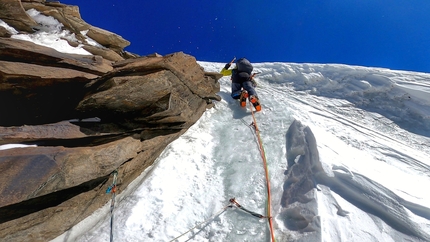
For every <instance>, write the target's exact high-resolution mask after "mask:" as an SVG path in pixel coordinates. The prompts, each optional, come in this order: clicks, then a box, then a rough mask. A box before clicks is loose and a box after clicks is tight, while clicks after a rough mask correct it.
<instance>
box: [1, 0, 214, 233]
mask: <svg viewBox="0 0 430 242" xmlns="http://www.w3.org/2000/svg"><path fill="white" fill-rule="evenodd" d="M31 8H32V9H36V10H38V11H39V12H41V13H43V14H45V15H48V16H52V17H54V18H55V19H57V20H58V21H59V22H61V23H62V24H63V25H64V28H66V29H68V30H69V31H71V32H73V33H75V35H76V36H77V43H72V42H69V44H70V45H72V46H78V45H83V46H84V47H83V48H85V49H86V50H87V51H89V52H90V53H92V55H77V54H66V53H61V52H58V51H56V50H54V49H51V48H48V47H43V46H39V45H36V44H33V43H32V42H28V41H24V40H18V39H13V33H7V32H8V31H7V30H6V29H4V28H2V31H0V32H1V33H5V34H2V35H1V36H2V37H0V102H1V103H2V105H0V145H5V144H27V145H33V146H30V147H26V148H14V149H4V150H1V149H0V169H1V171H2V175H1V176H0V214H1V216H0V240H1V241H48V240H50V239H53V238H55V237H56V236H58V235H60V234H61V233H63V232H65V231H67V230H68V229H70V228H71V227H72V226H73V225H75V224H76V223H78V222H79V221H81V220H83V219H84V218H86V217H87V216H89V215H91V213H92V212H94V211H95V210H96V209H98V208H100V207H101V206H103V205H104V204H106V203H107V202H108V201H109V200H110V199H111V196H109V195H106V194H105V191H106V189H107V187H108V186H109V185H110V184H111V183H112V175H111V174H112V173H113V172H114V171H117V172H118V188H119V189H118V192H121V191H122V190H123V189H124V188H125V187H127V185H129V184H130V182H131V181H133V180H134V179H135V178H136V177H137V176H139V175H140V174H141V173H142V172H143V171H145V169H147V168H148V167H149V166H151V165H152V164H153V162H154V161H155V160H156V158H157V157H158V156H159V155H160V153H161V152H162V151H163V150H164V148H165V147H166V146H167V145H168V144H169V143H171V142H172V141H174V140H175V139H177V138H178V137H179V136H180V135H182V134H183V133H184V132H185V131H186V130H187V129H188V128H189V127H190V126H192V125H193V124H194V123H195V122H196V121H197V120H198V119H199V118H200V117H201V115H202V114H203V113H204V112H205V110H206V109H207V108H210V107H211V106H212V100H219V97H218V96H217V95H216V93H217V92H219V83H218V79H219V78H220V77H221V76H220V75H219V74H217V73H207V72H205V71H204V70H203V68H202V67H201V66H199V65H198V63H197V62H196V60H195V58H194V57H192V56H189V55H186V54H184V53H182V52H178V53H173V54H170V55H166V56H160V55H157V54H153V55H148V56H142V57H140V56H138V55H136V54H132V53H129V52H127V51H124V48H125V47H126V46H127V45H129V42H128V41H126V40H124V39H123V38H122V37H121V36H118V35H116V34H113V33H110V32H108V31H105V30H102V29H99V28H96V27H93V26H91V25H89V24H87V23H85V22H84V21H83V20H82V19H81V18H80V15H79V10H78V8H77V7H76V6H68V5H64V4H61V3H58V2H56V3H52V2H49V3H48V2H45V1H42V0H39V1H34V0H33V1H24V0H22V1H19V0H0V10H1V11H0V19H1V20H3V21H4V22H5V23H7V24H8V25H9V26H11V27H13V28H15V29H16V30H17V31H18V32H20V33H32V32H34V31H38V26H37V23H35V22H34V20H32V19H31V17H29V16H28V15H27V14H26V10H28V9H31ZM18 13H19V14H18ZM82 31H85V32H86V35H87V36H89V37H91V38H92V39H94V40H96V41H97V42H98V43H99V44H100V46H94V45H90V44H88V43H86V42H85V38H86V37H85V35H83V34H82ZM10 36H12V38H10Z"/></svg>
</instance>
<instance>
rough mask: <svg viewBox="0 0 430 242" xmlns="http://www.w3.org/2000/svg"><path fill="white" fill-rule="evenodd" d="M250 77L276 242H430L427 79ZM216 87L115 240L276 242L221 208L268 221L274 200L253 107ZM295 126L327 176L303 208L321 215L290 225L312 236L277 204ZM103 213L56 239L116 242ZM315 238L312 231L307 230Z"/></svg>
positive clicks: (139, 191) (305, 70)
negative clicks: (258, 107) (214, 97)
mask: <svg viewBox="0 0 430 242" xmlns="http://www.w3.org/2000/svg"><path fill="white" fill-rule="evenodd" d="M200 64H201V65H202V66H203V67H204V68H205V69H206V70H207V71H219V70H220V69H221V68H222V67H223V64H222V63H209V62H200ZM254 71H256V72H261V74H259V75H258V77H257V81H258V83H259V86H258V87H257V92H258V94H259V96H260V99H261V101H262V106H263V110H262V111H261V112H259V113H257V114H256V119H257V122H258V126H259V128H260V132H261V137H262V139H263V145H264V149H265V151H266V157H267V162H268V167H269V173H270V182H271V187H272V208H273V211H272V215H273V216H274V222H275V227H276V228H275V235H276V237H277V241H300V240H302V241H310V240H312V239H317V240H320V241H426V240H429V238H430V208H429V204H430V193H429V192H427V188H428V187H429V186H430V162H429V159H428V157H429V154H430V148H429V146H428V144H429V140H430V138H429V137H430V127H429V120H430V112H429V110H430V109H429V108H430V96H429V92H430V82H429V81H428V80H430V75H429V74H425V73H416V72H405V71H392V70H387V69H378V68H366V67H359V66H346V65H333V64H331V65H324V64H293V63H257V64H255V70H254ZM220 82H221V92H220V93H219V95H220V96H221V97H222V101H220V102H217V103H216V104H215V107H214V108H213V109H210V110H208V111H207V112H206V113H205V114H204V116H203V117H202V118H201V120H199V122H198V123H196V124H195V125H194V126H193V127H192V128H191V129H190V130H189V131H188V132H186V133H185V134H184V135H183V136H182V137H181V138H180V139H178V140H176V141H175V142H173V143H172V144H171V145H169V146H168V147H167V148H166V150H165V151H164V153H163V154H162V155H161V156H160V158H159V159H158V161H157V164H156V165H154V167H153V169H152V171H151V172H149V173H146V174H143V175H142V179H143V178H144V180H143V181H142V182H141V183H140V184H139V185H138V186H137V188H136V189H128V191H127V192H125V193H124V194H129V195H127V196H119V197H118V200H117V203H116V204H117V207H116V210H115V220H114V221H115V222H114V227H113V231H114V239H115V240H117V241H171V240H173V239H174V238H176V237H177V236H180V235H181V234H182V233H185V232H186V231H188V230H189V229H191V228H193V227H195V226H196V225H198V226H197V227H196V228H194V229H193V230H191V232H189V233H185V234H184V235H183V236H182V237H180V238H178V239H177V240H175V241H270V236H269V231H268V225H267V222H266V220H265V219H258V218H256V217H253V216H251V215H249V214H247V213H245V212H243V211H242V210H239V209H237V208H236V209H234V208H227V209H226V210H223V208H224V207H225V206H226V205H228V204H229V202H228V201H229V199H230V198H233V197H234V198H236V201H238V202H239V203H240V204H241V205H242V206H244V207H245V208H247V209H249V210H251V211H254V212H257V213H260V214H266V211H265V207H266V197H267V194H266V187H265V180H264V170H263V163H262V161H261V157H260V153H259V150H258V145H257V142H256V138H255V135H254V132H253V130H252V128H251V127H250V126H249V125H250V124H251V122H252V118H251V113H250V110H249V107H247V108H246V109H243V108H241V107H239V105H238V103H237V102H236V101H235V100H233V99H231V98H230V96H229V95H230V86H229V85H230V80H229V78H228V77H224V78H222V79H221V80H220ZM294 120H298V121H300V122H301V124H302V125H303V126H307V127H309V128H310V130H311V131H312V133H313V135H314V136H315V139H316V144H317V150H318V153H319V161H320V162H321V164H322V167H323V168H324V172H325V173H326V176H327V177H326V178H324V179H325V180H324V179H322V180H321V181H322V182H326V184H318V185H317V186H316V187H315V188H314V189H312V191H310V192H309V193H307V194H306V195H307V196H311V197H313V198H314V199H315V202H313V203H310V204H312V205H309V206H310V207H306V208H305V209H306V211H308V212H309V211H311V212H312V213H314V214H311V215H309V214H308V215H309V216H306V214H305V215H304V216H303V214H301V215H298V216H299V217H297V216H296V217H294V218H293V219H298V218H302V219H303V220H304V221H306V222H307V223H308V226H307V228H306V229H300V228H297V227H294V226H292V225H291V224H289V222H286V220H287V219H288V218H289V219H292V218H291V216H290V217H288V216H287V215H286V213H285V212H283V211H285V209H286V208H284V207H282V205H281V203H282V193H283V186H284V182H285V173H286V169H287V158H286V157H287V147H286V139H287V137H286V133H287V130H288V128H289V126H290V124H291V123H293V121H294ZM336 179H337V180H336ZM334 180H336V181H337V182H338V183H339V184H340V185H339V184H338V185H337V186H336V185H333V183H334ZM136 183H137V182H136ZM330 184H331V185H330ZM342 186H344V188H343V189H342ZM345 187H346V188H345ZM296 204H299V203H294V204H292V205H290V207H295V206H296ZM108 206H109V204H108V205H107V206H106V207H105V208H104V209H101V210H100V211H99V212H98V215H94V216H93V217H92V218H89V219H87V220H85V221H84V222H83V223H81V224H80V225H78V226H76V227H75V228H74V229H73V230H72V231H70V232H69V233H66V234H64V235H63V236H61V237H59V238H57V239H56V240H55V241H63V240H65V238H67V239H68V240H69V241H73V240H75V239H76V240H77V241H109V233H110V224H109V220H110V214H109V212H108ZM297 206H298V205H297ZM312 206H313V207H312ZM301 209H302V210H303V209H304V208H301ZM299 211H301V210H299ZM303 211H304V210H303ZM303 211H302V212H303ZM219 212H221V213H220V214H219ZM300 216H302V217H300ZM200 223H203V224H200ZM94 224H95V227H94V228H93V229H91V230H90V231H88V232H85V231H86V230H87V229H88V228H91V227H93V225H94ZM309 228H313V231H314V232H304V231H308V229H309Z"/></svg>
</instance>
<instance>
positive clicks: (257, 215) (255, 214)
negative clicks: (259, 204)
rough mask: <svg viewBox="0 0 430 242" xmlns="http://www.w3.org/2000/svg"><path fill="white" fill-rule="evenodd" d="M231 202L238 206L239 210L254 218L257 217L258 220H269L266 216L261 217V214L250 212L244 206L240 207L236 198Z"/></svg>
mask: <svg viewBox="0 0 430 242" xmlns="http://www.w3.org/2000/svg"><path fill="white" fill-rule="evenodd" d="M230 202H231V203H232V204H234V205H236V207H238V208H239V209H242V210H243V211H245V212H247V213H249V214H251V215H252V216H255V217H257V218H267V217H266V216H263V215H261V214H258V213H255V212H252V211H250V210H248V209H246V208H244V207H243V206H242V205H240V204H239V203H238V202H237V201H236V199H235V198H231V199H230Z"/></svg>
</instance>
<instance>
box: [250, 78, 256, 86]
mask: <svg viewBox="0 0 430 242" xmlns="http://www.w3.org/2000/svg"><path fill="white" fill-rule="evenodd" d="M251 82H252V86H253V87H257V82H256V81H255V80H254V79H251Z"/></svg>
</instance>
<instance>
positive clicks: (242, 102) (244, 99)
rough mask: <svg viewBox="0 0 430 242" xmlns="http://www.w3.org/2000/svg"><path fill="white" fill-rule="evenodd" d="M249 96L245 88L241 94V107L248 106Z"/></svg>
mask: <svg viewBox="0 0 430 242" xmlns="http://www.w3.org/2000/svg"><path fill="white" fill-rule="evenodd" d="M247 98H248V92H247V91H246V90H243V91H242V93H241V94H240V98H239V101H240V106H241V107H246V99H247Z"/></svg>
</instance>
